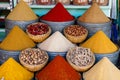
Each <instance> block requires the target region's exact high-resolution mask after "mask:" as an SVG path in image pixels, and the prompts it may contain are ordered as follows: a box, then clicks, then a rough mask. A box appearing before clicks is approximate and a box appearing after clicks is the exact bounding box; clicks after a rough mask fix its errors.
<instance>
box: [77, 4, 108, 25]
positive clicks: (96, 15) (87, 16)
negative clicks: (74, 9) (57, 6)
mask: <svg viewBox="0 0 120 80" xmlns="http://www.w3.org/2000/svg"><path fill="white" fill-rule="evenodd" d="M78 21H81V22H86V23H105V22H109V21H110V19H109V18H108V17H107V16H106V15H105V14H104V12H103V11H102V10H101V9H100V7H99V5H98V4H97V3H96V2H94V3H93V4H92V6H91V7H90V8H89V9H88V10H87V11H86V12H85V13H84V14H83V15H82V16H81V17H79V18H78Z"/></svg>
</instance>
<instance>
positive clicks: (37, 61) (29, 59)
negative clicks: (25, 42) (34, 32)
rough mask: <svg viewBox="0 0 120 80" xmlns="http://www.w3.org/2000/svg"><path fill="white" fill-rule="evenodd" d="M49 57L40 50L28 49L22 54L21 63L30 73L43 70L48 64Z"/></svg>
mask: <svg viewBox="0 0 120 80" xmlns="http://www.w3.org/2000/svg"><path fill="white" fill-rule="evenodd" d="M48 59H49V56H48V54H47V52H46V51H44V50H41V49H40V48H27V49H24V50H22V51H21V52H20V55H19V60H20V63H21V64H22V65H23V66H24V67H25V68H27V69H28V70H29V71H33V72H35V71H38V70H41V69H42V68H43V67H44V66H45V65H46V64H47V62H48Z"/></svg>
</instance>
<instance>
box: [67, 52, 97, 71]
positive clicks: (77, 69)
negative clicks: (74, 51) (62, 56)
mask: <svg viewBox="0 0 120 80" xmlns="http://www.w3.org/2000/svg"><path fill="white" fill-rule="evenodd" d="M69 55H70V52H69V51H68V52H67V54H66V59H67V61H68V63H69V64H70V65H71V66H72V67H73V68H74V69H75V70H76V71H79V72H84V71H87V70H88V69H89V68H91V67H92V66H93V65H94V63H95V55H94V54H93V53H92V52H91V55H92V57H93V60H92V62H91V63H90V64H89V65H85V66H77V65H75V64H74V63H72V62H71V60H70V59H69ZM81 56H82V55H81Z"/></svg>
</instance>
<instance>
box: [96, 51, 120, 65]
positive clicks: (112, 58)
mask: <svg viewBox="0 0 120 80" xmlns="http://www.w3.org/2000/svg"><path fill="white" fill-rule="evenodd" d="M119 54H120V49H118V50H117V51H115V52H113V53H109V54H108V53H107V54H105V53H104V54H103V53H101V54H100V53H95V58H96V61H95V62H96V63H97V62H98V61H100V60H101V59H102V58H103V57H107V58H108V59H109V60H110V61H111V62H112V63H113V64H114V65H117V63H118V59H119Z"/></svg>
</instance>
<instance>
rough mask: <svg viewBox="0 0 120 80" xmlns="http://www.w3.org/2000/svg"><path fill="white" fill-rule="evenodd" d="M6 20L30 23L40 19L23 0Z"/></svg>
mask: <svg viewBox="0 0 120 80" xmlns="http://www.w3.org/2000/svg"><path fill="white" fill-rule="evenodd" d="M6 19H9V20H18V21H29V20H36V19H38V17H37V16H36V14H35V13H34V12H33V11H32V9H31V8H30V7H29V5H27V3H26V2H24V1H23V0H21V1H20V2H19V3H18V4H17V5H16V6H15V8H14V9H13V11H12V12H10V13H9V14H8V16H7V17H6Z"/></svg>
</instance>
